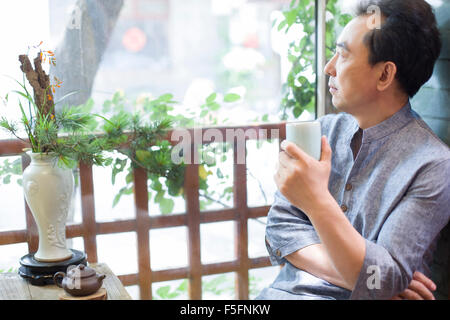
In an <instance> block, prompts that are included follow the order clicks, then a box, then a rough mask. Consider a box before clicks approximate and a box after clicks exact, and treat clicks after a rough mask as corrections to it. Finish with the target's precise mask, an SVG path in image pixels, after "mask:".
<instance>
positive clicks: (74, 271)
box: [67, 264, 97, 278]
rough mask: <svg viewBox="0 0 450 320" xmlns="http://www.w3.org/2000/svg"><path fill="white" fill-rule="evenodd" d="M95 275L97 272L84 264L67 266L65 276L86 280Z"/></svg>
mask: <svg viewBox="0 0 450 320" xmlns="http://www.w3.org/2000/svg"><path fill="white" fill-rule="evenodd" d="M95 274H97V272H96V271H95V270H94V269H92V268H89V267H87V266H85V265H84V264H79V265H77V266H74V265H73V266H69V268H68V269H67V276H68V277H70V278H87V277H92V276H93V275H95Z"/></svg>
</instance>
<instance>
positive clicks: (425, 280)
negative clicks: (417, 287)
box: [413, 271, 436, 291]
mask: <svg viewBox="0 0 450 320" xmlns="http://www.w3.org/2000/svg"><path fill="white" fill-rule="evenodd" d="M413 279H415V280H417V281H420V282H422V283H423V284H424V285H425V286H426V287H427V288H428V289H429V290H431V291H434V290H436V284H435V283H434V282H433V281H432V280H431V279H430V278H428V277H427V276H426V275H424V274H423V273H421V272H419V271H416V272H414V274H413Z"/></svg>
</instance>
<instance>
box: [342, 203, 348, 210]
mask: <svg viewBox="0 0 450 320" xmlns="http://www.w3.org/2000/svg"><path fill="white" fill-rule="evenodd" d="M341 210H342V211H344V212H347V210H348V208H347V206H346V205H345V204H343V205H342V206H341Z"/></svg>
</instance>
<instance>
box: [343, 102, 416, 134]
mask: <svg viewBox="0 0 450 320" xmlns="http://www.w3.org/2000/svg"><path fill="white" fill-rule="evenodd" d="M352 118H353V120H354V124H353V127H351V128H350V132H351V134H350V139H351V138H352V137H353V136H354V135H355V134H356V133H357V132H358V130H359V129H360V128H359V124H358V121H356V119H355V118H354V117H353V116H352ZM413 118H414V115H413V114H412V110H411V103H410V101H409V100H408V102H407V103H406V104H405V105H404V106H403V107H402V108H401V109H400V110H399V111H397V112H396V113H395V114H393V115H392V116H391V117H390V118H388V119H386V120H384V121H382V122H380V123H379V124H377V125H375V126H373V127H370V128H367V129H365V130H362V133H363V137H362V143H368V142H371V141H374V140H378V139H381V138H383V137H386V136H388V135H390V134H392V133H394V132H396V131H397V130H399V129H401V128H402V127H403V126H405V125H406V124H407V123H408V122H410V121H411V120H412V119H413Z"/></svg>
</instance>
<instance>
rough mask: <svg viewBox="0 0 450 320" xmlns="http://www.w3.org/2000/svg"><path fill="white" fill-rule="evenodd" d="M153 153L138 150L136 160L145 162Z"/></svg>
mask: <svg viewBox="0 0 450 320" xmlns="http://www.w3.org/2000/svg"><path fill="white" fill-rule="evenodd" d="M151 155H152V154H151V153H150V152H149V151H147V150H137V151H136V158H137V159H138V160H139V161H141V162H145V161H147V160H148V159H149V158H150V157H151Z"/></svg>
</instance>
